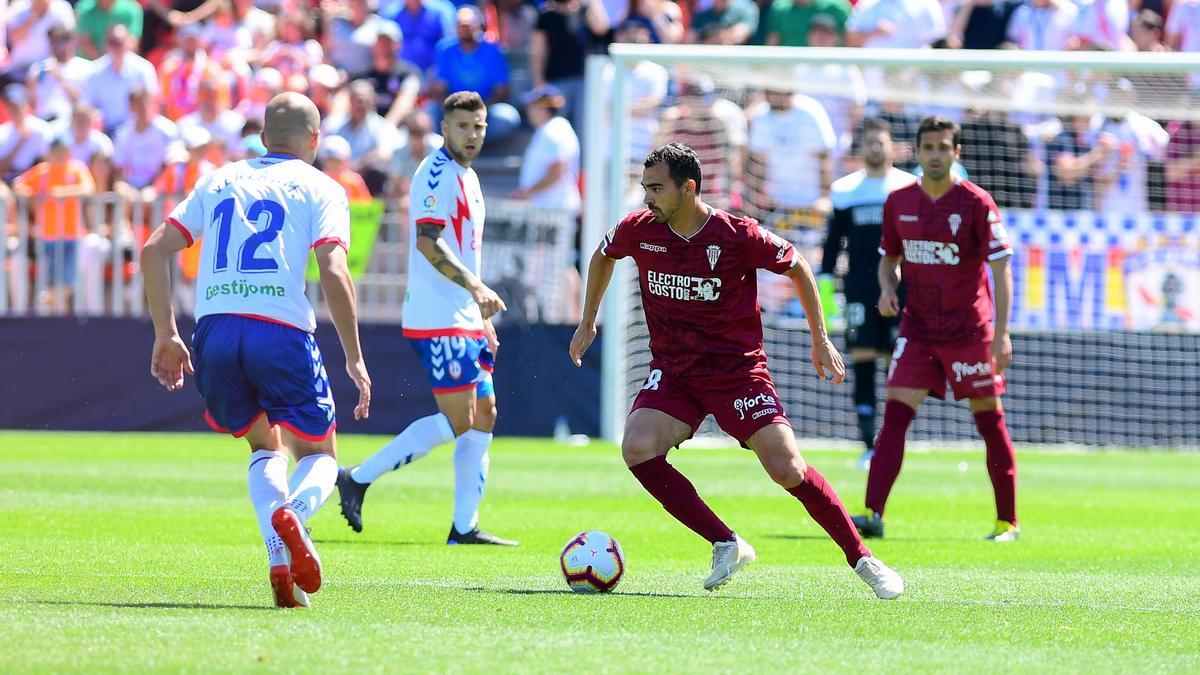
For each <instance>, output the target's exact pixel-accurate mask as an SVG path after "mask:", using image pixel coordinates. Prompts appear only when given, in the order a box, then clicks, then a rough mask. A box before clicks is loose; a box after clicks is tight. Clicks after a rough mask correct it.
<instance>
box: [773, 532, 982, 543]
mask: <svg viewBox="0 0 1200 675" xmlns="http://www.w3.org/2000/svg"><path fill="white" fill-rule="evenodd" d="M763 538H764V539H779V540H782V541H830V539H829V537H828V536H827V535H824V534H766V535H763ZM864 541H865V542H867V543H877V542H879V541H881V540H879V539H865V540H864ZM886 541H888V542H896V541H902V542H905V543H911V542H937V543H943V542H958V543H963V542H967V541H970V539H964V538H963V537H922V536H916V537H893V536H891V535H889V536H888V537H887V539H886ZM979 541H983V538H982V537H981V538H980V539H979Z"/></svg>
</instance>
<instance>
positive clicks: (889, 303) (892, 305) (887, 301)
mask: <svg viewBox="0 0 1200 675" xmlns="http://www.w3.org/2000/svg"><path fill="white" fill-rule="evenodd" d="M899 313H900V296H899V295H896V291H889V290H886V289H885V290H884V291H883V292H882V293H880V294H879V314H880V316H896V315H897V314H899Z"/></svg>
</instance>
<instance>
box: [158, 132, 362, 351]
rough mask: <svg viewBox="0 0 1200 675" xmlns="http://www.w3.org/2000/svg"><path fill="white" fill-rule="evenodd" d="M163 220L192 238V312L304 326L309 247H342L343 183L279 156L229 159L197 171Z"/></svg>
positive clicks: (346, 229)
mask: <svg viewBox="0 0 1200 675" xmlns="http://www.w3.org/2000/svg"><path fill="white" fill-rule="evenodd" d="M167 223H168V224H170V225H173V226H175V227H176V228H178V229H179V231H180V232H182V233H183V235H184V237H186V238H187V240H188V245H189V246H191V245H192V244H193V243H194V242H195V240H197V239H200V238H201V237H203V240H202V241H201V242H200V245H201V249H200V268H199V274H198V276H197V279H196V318H197V319H199V318H200V317H203V316H207V315H209V314H240V315H243V316H250V317H254V318H260V319H266V320H268V321H274V322H276V323H282V324H286V325H289V326H294V327H296V328H299V329H301V330H304V331H308V332H310V333H311V332H312V331H313V330H315V329H316V327H317V321H316V316H315V315H314V313H313V308H312V305H311V304H309V302H308V297H307V296H306V295H305V294H304V274H305V270H306V268H307V267H308V261H309V251H310V250H311V249H313V248H315V247H317V246H320V245H322V244H326V243H336V244H338V245H339V246H341V247H342V248H344V249H346V250H349V248H350V206H349V204H348V202H347V201H346V190H345V189H343V188H342V186H341V185H338V184H337V182H336V181H334V180H333V179H332V178H330V177H329V176H326V175H325V174H323V173H321V172H320V171H319V170H317V169H316V168H315V167H313V166H312V165H311V164H309V163H307V162H305V161H303V160H301V159H297V158H295V157H290V156H287V155H266V156H263V157H258V158H255V159H247V160H243V161H240V162H234V163H233V164H228V165H226V166H223V167H221V168H220V169H217V170H216V171H214V172H212V173H210V174H208V175H207V176H204V177H202V178H201V179H200V180H199V181H198V182H197V183H196V187H195V189H193V190H192V191H191V193H190V194H188V196H187V198H186V199H184V200H183V201H182V202H180V203H179V205H178V206H176V207H175V209H174V210H172V211H171V215H170V216H169V217H168V218H167Z"/></svg>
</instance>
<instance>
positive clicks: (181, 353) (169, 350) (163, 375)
mask: <svg viewBox="0 0 1200 675" xmlns="http://www.w3.org/2000/svg"><path fill="white" fill-rule="evenodd" d="M184 373H187V374H188V375H192V374H193V373H195V371H194V370H192V355H191V354H189V353H188V348H187V346H186V345H184V344H183V338H181V337H179V336H178V335H172V336H171V337H156V338H154V352H153V353H152V354H151V355H150V374H151V375H153V376H154V379H156V380H158V382H159V384H161V385H162V386H164V387H166V389H167V391H179V390H180V389H182V388H183V374H184Z"/></svg>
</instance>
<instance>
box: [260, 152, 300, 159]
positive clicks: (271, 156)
mask: <svg viewBox="0 0 1200 675" xmlns="http://www.w3.org/2000/svg"><path fill="white" fill-rule="evenodd" d="M261 159H284V160H286V159H300V158H299V157H297V156H295V155H285V154H283V153H282V152H272V153H271V154H269V155H263V156H262V157H261Z"/></svg>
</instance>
